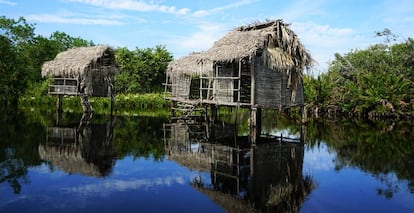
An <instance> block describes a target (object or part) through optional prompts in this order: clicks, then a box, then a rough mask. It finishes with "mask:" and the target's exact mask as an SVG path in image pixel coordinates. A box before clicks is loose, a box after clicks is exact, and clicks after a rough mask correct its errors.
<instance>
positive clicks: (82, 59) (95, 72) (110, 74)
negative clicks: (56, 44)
mask: <svg viewBox="0 0 414 213" xmlns="http://www.w3.org/2000/svg"><path fill="white" fill-rule="evenodd" d="M118 71H119V70H118V67H117V65H116V63H115V54H114V52H113V50H112V49H111V48H110V47H108V46H93V47H78V48H72V49H69V50H67V51H64V52H61V53H59V54H58V55H57V56H56V57H55V59H54V60H52V61H47V62H45V63H44V64H43V66H42V77H44V78H45V77H48V78H50V84H49V94H51V95H76V96H81V97H86V101H87V97H88V96H98V97H105V96H110V97H113V87H114V75H115V74H116V73H118ZM84 104H85V103H84ZM86 104H87V103H86Z"/></svg>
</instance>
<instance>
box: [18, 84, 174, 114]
mask: <svg viewBox="0 0 414 213" xmlns="http://www.w3.org/2000/svg"><path fill="white" fill-rule="evenodd" d="M44 93H45V90H39V91H33V94H34V95H33V96H28V95H25V96H22V97H20V99H19V107H21V108H26V109H41V110H43V111H42V112H44V113H47V111H56V101H57V96H49V95H39V94H44ZM90 102H91V104H92V107H93V110H94V113H96V114H106V115H107V114H110V113H111V99H110V98H106V97H91V98H90ZM169 104H170V103H169V102H168V101H167V100H165V99H164V98H163V96H162V94H160V93H146V94H118V95H116V96H115V103H114V105H113V112H112V113H113V114H115V115H127V116H129V115H132V116H138V115H143V114H142V113H145V116H153V115H154V116H155V115H157V114H162V115H168V114H169V111H168V110H166V109H167V108H168V107H169V106H170V105H169ZM62 105H63V110H64V111H65V112H76V113H82V112H83V111H82V107H81V102H80V98H79V97H75V96H67V97H66V96H65V97H63V99H62Z"/></svg>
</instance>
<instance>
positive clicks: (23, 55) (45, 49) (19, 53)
mask: <svg viewBox="0 0 414 213" xmlns="http://www.w3.org/2000/svg"><path fill="white" fill-rule="evenodd" d="M34 30H35V27H34V25H33V24H29V23H27V22H26V20H25V19H24V18H23V17H20V18H19V19H18V20H14V19H9V18H6V17H4V16H0V58H1V61H0V73H1V75H0V93H1V95H0V101H2V102H3V103H5V104H6V105H8V104H9V103H13V105H14V104H16V103H17V100H18V97H19V96H21V95H22V94H24V93H26V91H28V92H27V93H28V95H38V94H44V93H43V91H44V88H45V84H44V83H42V78H41V75H40V73H41V66H42V64H43V63H44V62H45V61H48V60H52V59H53V58H54V57H55V56H56V54H58V53H59V52H61V51H64V50H67V49H68V48H72V47H79V46H92V45H94V44H93V42H91V41H86V40H83V39H81V38H79V37H78V38H75V37H71V36H69V35H67V34H65V33H62V32H58V31H57V32H54V33H53V34H52V35H51V36H50V38H49V39H48V38H44V37H42V36H36V35H35V33H34Z"/></svg>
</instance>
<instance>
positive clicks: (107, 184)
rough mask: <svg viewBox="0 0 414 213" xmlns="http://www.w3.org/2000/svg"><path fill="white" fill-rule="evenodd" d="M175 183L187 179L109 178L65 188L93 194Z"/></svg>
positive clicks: (79, 192) (70, 190)
mask: <svg viewBox="0 0 414 213" xmlns="http://www.w3.org/2000/svg"><path fill="white" fill-rule="evenodd" d="M173 184H180V185H182V184H185V180H184V178H183V177H180V176H178V177H163V178H152V179H137V180H107V181H104V182H102V183H96V184H86V185H81V186H74V187H68V188H64V189H63V190H64V191H67V192H70V193H77V194H82V195H91V194H96V193H101V194H105V193H106V194H107V193H111V192H119V191H126V190H133V189H147V188H151V187H154V186H171V185H173Z"/></svg>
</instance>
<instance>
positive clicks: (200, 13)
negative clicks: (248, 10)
mask: <svg viewBox="0 0 414 213" xmlns="http://www.w3.org/2000/svg"><path fill="white" fill-rule="evenodd" d="M256 1H258V0H240V1H237V2H234V3H231V4H227V5H223V6H219V7H215V8H212V9H209V10H197V11H195V12H194V13H193V15H194V16H196V17H201V16H207V15H211V14H212V13H216V12H219V11H223V10H227V9H231V8H237V7H241V6H244V5H248V4H251V3H253V2H256Z"/></svg>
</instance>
